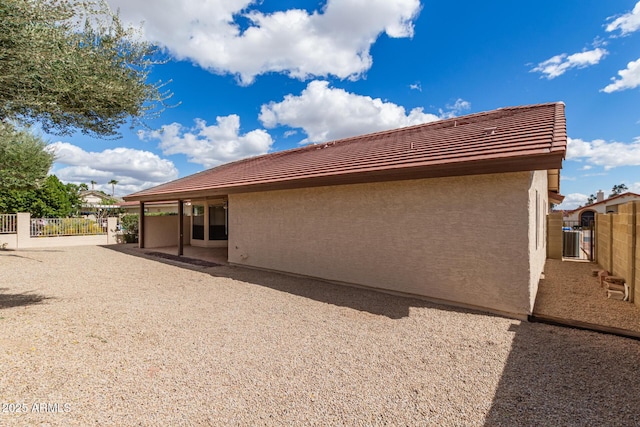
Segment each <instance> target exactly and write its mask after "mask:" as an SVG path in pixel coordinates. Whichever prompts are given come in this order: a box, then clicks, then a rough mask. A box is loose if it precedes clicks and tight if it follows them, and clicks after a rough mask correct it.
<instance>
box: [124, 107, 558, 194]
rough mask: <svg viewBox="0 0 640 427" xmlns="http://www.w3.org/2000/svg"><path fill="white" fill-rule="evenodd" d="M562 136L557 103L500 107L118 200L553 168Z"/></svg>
mask: <svg viewBox="0 0 640 427" xmlns="http://www.w3.org/2000/svg"><path fill="white" fill-rule="evenodd" d="M566 141H567V135H566V122H565V116H564V104H563V103H548V104H538V105H529V106H520V107H507V108H501V109H498V110H493V111H489V112H483V113H477V114H471V115H467V116H461V117H456V118H452V119H447V120H441V121H437V122H431V123H426V124H422V125H417V126H411V127H406V128H401V129H394V130H389V131H384V132H377V133H372V134H368V135H361V136H355V137H351V138H345V139H341V140H337V141H331V142H327V143H323V144H318V145H310V146H306V147H302V148H295V149H291V150H286V151H280V152H276V153H270V154H265V155H263V156H258V157H252V158H248V159H244V160H239V161H236V162H233V163H228V164H225V165H221V166H218V167H215V168H212V169H208V170H206V171H203V172H200V173H197V174H194V175H190V176H187V177H184V178H180V179H178V180H175V181H171V182H168V183H166V184H162V185H159V186H157V187H153V188H150V189H147V190H143V191H140V192H137V193H133V194H130V195H129V196H126V197H125V200H140V201H151V200H175V199H177V198H181V199H185V198H191V197H200V196H203V195H220V194H228V193H234V192H248V191H261V190H271V189H280V188H296V187H306V186H318V185H334V184H346V183H357V182H369V181H382V180H395V179H412V178H423V177H435V176H455V175H470V174H477V173H495V172H514V171H524V170H547V169H560V168H561V167H562V159H563V158H564V155H565V151H566Z"/></svg>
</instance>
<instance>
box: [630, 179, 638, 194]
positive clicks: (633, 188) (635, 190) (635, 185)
mask: <svg viewBox="0 0 640 427" xmlns="http://www.w3.org/2000/svg"><path fill="white" fill-rule="evenodd" d="M629 191H631V192H632V193H640V181H638V182H634V183H633V184H631V185H629Z"/></svg>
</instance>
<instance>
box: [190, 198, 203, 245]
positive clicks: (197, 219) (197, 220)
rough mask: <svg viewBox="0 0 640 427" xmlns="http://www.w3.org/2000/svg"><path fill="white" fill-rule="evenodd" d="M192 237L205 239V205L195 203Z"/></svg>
mask: <svg viewBox="0 0 640 427" xmlns="http://www.w3.org/2000/svg"><path fill="white" fill-rule="evenodd" d="M191 224H192V230H191V238H192V239H194V240H204V206H202V205H193V217H192V223H191Z"/></svg>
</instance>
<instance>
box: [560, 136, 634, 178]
mask: <svg viewBox="0 0 640 427" xmlns="http://www.w3.org/2000/svg"><path fill="white" fill-rule="evenodd" d="M583 159H584V160H585V161H586V162H588V163H590V164H593V165H597V166H603V167H604V169H605V170H609V169H612V168H615V167H618V166H640V137H639V138H636V139H635V140H634V141H633V142H631V143H623V142H615V141H612V142H607V141H604V140H602V139H595V140H593V141H583V140H582V139H574V138H567V160H578V161H580V160H583Z"/></svg>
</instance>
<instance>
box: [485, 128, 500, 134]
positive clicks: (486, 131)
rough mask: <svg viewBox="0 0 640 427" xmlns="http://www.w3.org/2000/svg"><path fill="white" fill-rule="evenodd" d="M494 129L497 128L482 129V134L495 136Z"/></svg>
mask: <svg viewBox="0 0 640 427" xmlns="http://www.w3.org/2000/svg"><path fill="white" fill-rule="evenodd" d="M496 129H497V127H496V126H494V127H491V128H484V134H485V135H495V134H496Z"/></svg>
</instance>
